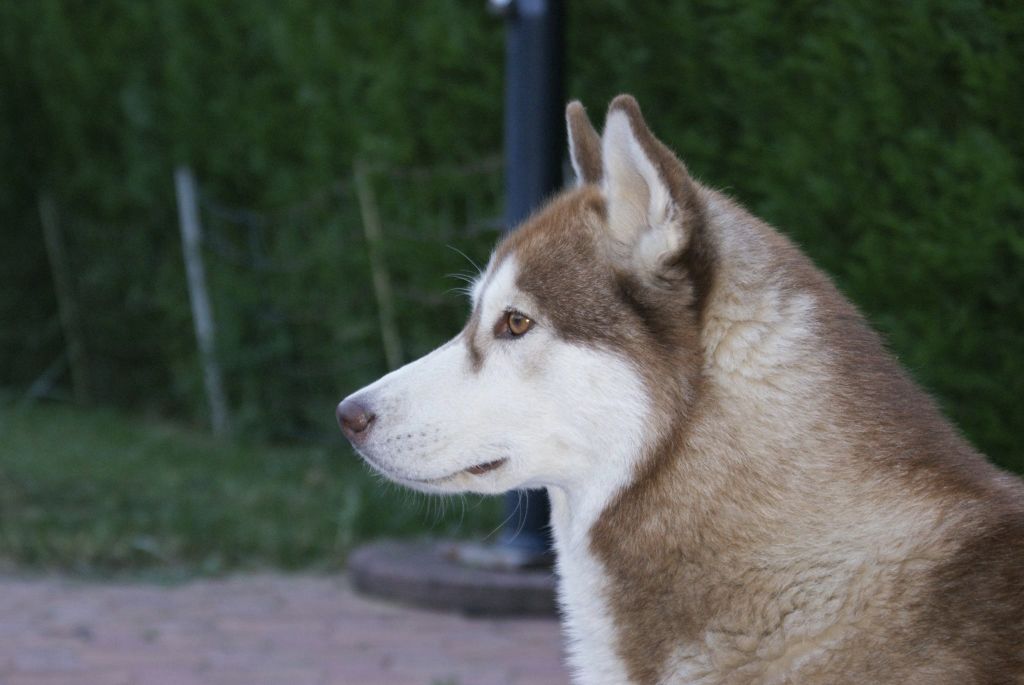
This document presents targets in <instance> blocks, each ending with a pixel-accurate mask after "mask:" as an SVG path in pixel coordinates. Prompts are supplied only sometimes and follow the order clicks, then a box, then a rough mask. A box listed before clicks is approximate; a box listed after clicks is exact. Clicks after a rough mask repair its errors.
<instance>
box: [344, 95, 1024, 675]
mask: <svg viewBox="0 0 1024 685" xmlns="http://www.w3.org/2000/svg"><path fill="white" fill-rule="evenodd" d="M566 118H567V121H568V126H569V141H570V145H569V147H570V154H571V157H572V164H573V168H574V169H575V171H576V175H577V177H578V184H577V186H576V187H575V188H573V189H571V190H568V191H566V192H564V193H562V194H561V195H558V196H557V197H555V198H554V199H552V200H551V201H550V202H549V203H548V204H547V205H546V206H545V207H544V208H542V209H541V210H539V211H538V212H537V213H536V214H535V215H534V216H532V217H531V218H530V219H528V220H527V221H526V222H525V223H524V224H523V225H522V226H520V227H519V228H518V230H516V231H515V232H514V233H512V234H510V235H509V236H508V237H507V238H505V239H504V240H503V241H502V242H501V243H500V244H499V245H498V247H497V249H496V250H495V252H494V254H493V255H492V257H491V260H490V262H489V264H488V266H487V269H486V270H485V272H484V273H483V274H482V275H481V276H480V277H479V279H478V280H477V281H476V283H475V285H474V287H473V288H472V314H471V316H470V317H469V322H468V323H467V324H466V327H465V328H464V329H463V330H462V332H461V333H459V334H458V335H457V336H456V337H455V338H453V339H452V340H451V341H449V342H448V343H447V344H445V345H443V346H441V347H440V348H438V349H437V350H435V351H434V352H432V353H430V354H428V355H427V356H426V357H423V358H422V359H420V360H418V361H415V362H413V363H411V364H409V365H407V366H405V367H403V368H401V369H398V370H397V371H394V372H393V373H390V374H388V375H387V376H385V377H384V378H382V379H380V380H379V381H377V382H376V383H374V384H372V385H370V386H368V387H366V388H364V389H362V390H360V391H358V392H356V393H355V394H353V395H351V396H350V397H348V398H347V399H345V400H344V401H343V402H342V403H341V404H340V405H339V406H338V410H337V414H338V420H339V422H340V424H341V427H342V430H343V432H344V433H345V435H346V436H347V437H348V439H349V440H350V441H351V442H352V444H353V445H354V446H355V448H356V449H357V450H358V452H359V454H360V455H362V457H363V458H364V459H365V460H366V461H367V462H369V463H370V464H371V465H372V466H373V468H375V469H377V470H379V471H380V472H381V473H382V474H384V475H385V476H386V477H388V478H390V479H392V480H394V481H395V482H397V483H401V484H403V485H406V486H409V487H411V488H415V489H417V490H422V491H425V492H437V493H450V492H461V491H473V492H480V493H500V492H505V491H507V490H510V489H515V488H532V487H545V488H547V490H548V493H549V494H550V498H551V509H552V511H551V525H552V529H553V533H554V540H555V548H556V553H557V571H558V576H559V598H560V603H561V606H562V611H563V615H564V623H565V633H566V637H567V641H568V648H567V649H568V657H569V662H570V665H571V667H572V669H573V675H574V678H575V682H577V683H581V684H587V685H596V684H599V683H604V684H609V685H622V684H624V683H636V684H643V685H648V684H654V683H666V684H667V683H701V684H707V685H711V684H717V683H722V684H725V683H763V684H768V683H822V684H829V685H835V684H837V683H893V684H896V683H899V684H907V683H910V684H919V685H936V684H943V683H945V684H950V685H952V684H963V683H974V684H979V685H980V684H984V685H992V684H995V683H1018V684H1020V683H1024V484H1022V482H1021V481H1020V480H1018V479H1017V478H1015V477H1013V476H1011V475H1008V474H1006V473H1004V472H1001V471H1000V470H998V469H997V468H995V467H994V466H992V465H990V464H989V463H988V462H986V461H985V459H984V458H983V457H982V456H981V455H980V454H978V452H976V451H975V450H974V449H973V448H972V447H971V446H970V445H969V444H968V443H967V442H966V441H965V440H964V439H963V438H962V437H961V436H960V434H959V433H958V432H957V430H956V429H955V428H953V427H952V426H951V425H950V424H949V423H948V422H947V421H946V420H945V419H944V418H943V417H942V416H941V414H940V412H939V410H938V409H937V407H936V405H935V403H934V402H933V401H932V399H931V398H930V397H929V396H928V395H927V394H925V393H924V392H923V391H922V390H921V389H920V388H918V387H917V386H916V385H915V384H914V382H913V381H912V380H911V379H910V378H909V377H908V375H907V374H906V372H905V371H904V370H903V369H902V368H901V367H900V365H899V364H898V363H897V361H896V360H895V359H894V358H893V356H892V355H891V354H890V353H889V352H887V351H886V349H885V347H884V345H883V343H882V342H881V340H880V339H879V337H878V336H877V335H876V334H875V333H874V332H873V331H872V330H871V329H870V328H869V327H868V325H867V324H866V323H865V321H864V319H863V317H862V316H861V315H860V314H859V313H858V312H857V310H856V309H855V308H854V306H853V305H851V304H850V303H849V302H848V301H847V300H846V299H845V298H844V297H843V296H842V295H841V294H840V293H839V292H838V291H837V290H836V288H835V286H833V284H832V283H831V282H830V281H829V279H828V278H827V277H826V276H825V275H824V274H823V273H822V272H820V271H819V270H818V269H816V268H815V267H814V266H813V265H812V264H811V262H810V261H809V260H808V259H807V257H805V256H804V255H803V254H802V253H801V252H800V251H799V250H798V249H797V248H796V247H795V246H794V245H793V244H792V243H791V242H790V241H789V240H787V239H786V238H785V237H783V236H782V235H781V234H779V233H778V232H776V231H775V230H774V229H772V228H771V227H770V226H768V225H766V224H765V223H763V222H762V221H760V220H758V219H757V218H755V217H753V216H751V215H750V214H749V213H748V212H747V211H745V210H744V209H743V208H742V207H740V206H739V205H737V204H736V203H735V202H733V201H732V200H730V199H729V198H728V197H726V196H725V195H723V194H722V193H720V192H717V191H715V190H712V189H710V188H707V187H705V186H703V185H701V184H700V183H698V182H697V181H695V180H694V179H693V178H692V177H691V176H690V175H689V173H688V172H687V170H686V167H685V166H684V165H683V164H682V163H681V162H680V161H679V160H678V159H677V158H676V157H675V156H674V155H673V154H672V152H671V151H670V150H669V149H668V148H667V147H665V146H664V145H663V144H662V143H661V142H659V141H658V140H657V139H656V138H655V137H654V135H653V134H652V133H651V131H650V130H649V129H648V127H647V125H646V123H645V122H644V119H643V117H642V116H641V113H640V108H639V106H638V105H637V103H636V101H635V100H634V99H633V98H631V97H629V96H619V97H617V98H616V99H615V100H614V101H612V103H611V106H610V107H609V110H608V114H607V117H606V119H605V127H604V132H603V134H601V135H599V134H598V133H597V132H596V131H595V130H594V128H593V127H592V125H591V124H590V121H589V120H588V119H587V116H586V114H585V113H584V110H583V108H582V106H581V105H580V104H579V103H578V102H573V103H571V104H570V105H569V106H568V109H567V111H566Z"/></svg>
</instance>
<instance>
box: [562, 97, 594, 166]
mask: <svg viewBox="0 0 1024 685" xmlns="http://www.w3.org/2000/svg"><path fill="white" fill-rule="evenodd" d="M565 123H566V126H567V127H568V129H569V159H570V160H572V168H573V171H575V172H576V184H577V185H586V184H588V183H600V182H601V136H599V135H597V131H596V130H594V125H593V124H591V123H590V118H589V117H587V112H586V110H585V109H583V105H582V104H580V101H579V100H573V101H572V102H570V103H569V104H568V106H567V107H566V108H565Z"/></svg>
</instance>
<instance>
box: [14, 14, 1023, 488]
mask: <svg viewBox="0 0 1024 685" xmlns="http://www.w3.org/2000/svg"><path fill="white" fill-rule="evenodd" d="M567 4H568V31H569V33H568V59H567V67H568V73H567V83H568V93H567V97H578V98H581V99H582V100H583V101H584V103H585V104H587V105H589V106H590V109H591V113H592V116H593V117H594V119H595V120H596V121H597V122H600V120H601V119H602V113H603V108H604V106H605V105H606V103H607V102H608V101H609V100H610V99H611V97H613V96H614V95H615V94H617V93H619V92H631V93H633V94H635V95H636V96H637V98H638V99H639V101H640V103H641V104H642V105H643V107H644V109H645V113H646V115H647V117H648V120H649V122H650V123H651V125H652V127H653V128H654V130H655V131H656V133H657V134H658V135H659V136H660V137H661V138H662V139H663V140H665V141H666V142H667V143H668V144H669V145H670V146H671V147H672V148H674V149H675V150H677V151H678V152H679V154H680V156H681V157H682V158H683V159H684V160H685V161H686V162H687V164H688V165H689V167H690V169H691V171H692V172H693V173H694V174H695V175H696V176H698V177H699V178H701V179H702V180H703V181H704V182H706V183H708V184H710V185H713V186H715V187H719V188H723V189H725V190H727V191H728V192H729V193H730V194H732V195H734V196H736V197H737V198H739V199H740V200H741V201H742V202H743V203H745V204H746V205H747V206H748V207H750V208H751V209H752V210H753V211H754V212H755V213H757V214H759V215H760V216H762V217H764V218H765V219H767V220H769V221H770V222H772V223H773V224H775V225H776V226H777V227H779V228H780V229H781V230H783V231H784V232H786V233H788V234H789V235H791V236H792V237H794V238H795V239H796V240H797V241H798V242H799V243H800V244H801V245H802V246H803V247H804V248H805V249H806V250H807V251H808V252H809V253H810V254H811V256H812V257H813V258H814V259H815V260H816V262H817V263H818V264H819V265H820V266H822V267H823V268H824V269H825V270H827V271H828V272H829V273H830V274H832V275H833V277H834V278H835V279H836V280H837V282H838V283H839V285H840V286H841V288H842V289H843V290H844V291H845V292H846V293H847V294H848V295H849V296H850V297H851V298H852V299H853V300H854V301H855V302H856V303H857V304H858V305H859V306H860V307H861V308H862V310H863V311H864V312H865V313H866V314H867V316H868V317H869V319H870V320H871V321H872V322H873V323H874V324H875V325H876V326H877V327H878V328H879V329H880V330H881V331H882V332H883V333H884V335H885V336H886V337H887V339H888V340H889V341H890V343H891V346H892V348H893V349H894V350H895V351H896V352H897V353H898V355H899V356H900V357H901V358H902V360H903V361H904V363H905V364H906V365H907V366H908V367H909V368H910V370H911V371H912V373H913V374H914V375H915V376H916V377H917V378H918V379H919V380H920V381H921V382H922V383H923V384H924V385H925V386H926V387H927V388H929V389H930V390H931V391H932V392H934V393H935V394H936V395H937V396H938V397H939V398H940V400H941V402H942V404H943V405H944V407H945V408H946V410H947V412H948V414H949V415H951V416H952V418H953V419H954V420H955V421H956V422H957V423H958V424H959V425H960V426H961V427H962V429H963V430H964V431H965V432H966V433H967V435H968V436H969V437H970V438H971V439H972V440H973V441H974V442H975V443H976V444H977V445H978V446H979V447H980V448H981V449H982V450H983V451H985V452H986V453H987V454H989V455H990V456H991V457H992V458H993V459H994V460H995V461H997V462H999V463H1001V464H1003V465H1004V466H1008V467H1010V468H1014V469H1016V470H1019V471H1020V470H1024V451H1022V450H1021V449H1020V446H1019V443H1018V441H1017V439H1016V433H1017V430H1018V428H1019V426H1021V425H1024V409H1022V403H1021V401H1020V400H1021V397H1022V396H1024V355H1022V352H1024V88H1022V85H1021V84H1022V83H1024V4H1022V3H1020V2H1012V1H1002V2H1000V1H995V0H993V1H989V2H981V1H980V0H907V1H906V2H898V3H897V2H889V1H887V0H853V1H844V2H839V1H830V0H825V1H818V0H816V1H815V2H806V1H802V0H801V1H796V2H789V3H778V2H775V1H774V0H700V1H696V0H695V1H692V2H670V3H638V2H626V0H588V1H587V2H583V1H578V2H573V1H572V0H570V1H569V2H568V3H567ZM503 46H504V41H503V26H502V23H501V21H499V20H497V19H495V18H493V17H491V16H488V14H487V13H486V12H485V9H484V3H483V0H436V1H434V2H429V3H406V2H398V1H397V0H381V1H379V2H352V1H347V2H346V1H335V2H315V1H314V0H287V1H280V0H278V1H275V2H269V1H262V0H261V1H252V0H224V1H223V2H216V3H210V2H205V1H201V0H151V1H149V2H137V1H136V0H97V1H96V2H89V3H79V2H69V1H62V0H35V1H34V2H9V3H3V4H2V5H0V63H2V65H3V67H2V70H0V92H2V96H0V125H2V127H3V131H4V135H3V136H2V137H0V155H2V159H3V165H2V166H0V222H2V224H0V225H2V227H3V228H2V231H3V233H2V236H3V243H2V248H0V273H2V274H3V281H2V282H3V288H2V289H0V322H2V325H0V387H4V388H6V389H7V390H8V394H9V395H10V396H12V397H15V396H17V395H18V393H20V392H22V391H23V390H24V389H25V388H26V387H28V385H29V384H30V383H31V382H32V381H33V380H34V379H36V378H37V377H38V376H39V375H40V374H41V373H42V372H43V370H45V369H46V368H47V367H48V366H49V365H50V364H51V363H52V362H53V360H54V359H55V358H59V356H60V355H61V354H62V351H63V349H64V346H65V342H64V340H63V338H62V336H61V333H60V329H59V324H58V323H57V322H56V299H55V293H54V287H53V280H52V276H51V274H50V270H49V265H48V262H47V256H46V251H45V249H44V243H43V239H42V234H41V229H40V219H39V210H38V204H37V203H38V197H39V194H40V192H43V191H49V192H52V193H53V196H54V197H55V198H56V201H57V206H58V208H59V215H60V223H61V226H62V230H63V232H64V234H65V238H66V241H67V243H68V253H69V263H70V266H71V271H72V275H73V281H74V286H75V293H76V297H77V298H78V300H79V305H80V307H81V309H82V313H83V317H82V318H83V329H84V340H85V348H86V350H85V351H86V358H87V360H88V367H89V375H90V380H91V382H90V385H91V389H92V396H93V401H94V402H95V403H96V404H97V405H101V406H114V407H122V408H125V409H128V410H130V411H131V412H133V413H134V414H136V415H139V414H142V415H146V416H149V417H163V418H168V417H169V418H172V419H175V420H178V421H182V420H184V421H185V422H192V423H198V424H201V423H202V422H203V421H204V420H205V418H204V417H205V412H206V410H205V404H204V398H203V394H202V382H201V376H200V372H199V364H198V361H197V358H196V352H195V342H194V338H193V334H192V324H191V318H190V313H189V302H188V292H187V289H186V285H185V278H184V269H183V266H182V255H181V248H180V239H179V236H178V229H177V217H176V213H175V197H174V185H173V179H172V174H173V170H174V168H175V166H176V165H179V164H188V165H190V166H191V167H192V168H193V169H194V171H195V174H196V177H197V178H198V179H199V184H200V187H201V192H202V202H203V204H202V207H203V220H204V223H205V225H206V228H207V230H208V232H209V234H210V236H211V240H209V241H208V243H209V244H208V250H207V252H208V259H209V263H208V265H207V268H208V270H209V271H210V281H211V291H212V296H213V300H214V310H215V314H216V316H217V323H218V326H219V330H218V333H219V335H220V337H219V345H220V349H219V354H220V357H221V359H222V361H223V363H224V365H225V373H226V376H227V384H228V394H229V399H230V403H231V409H232V412H233V414H234V417H235V425H236V428H237V430H238V431H239V433H241V434H244V435H245V436H247V437H248V438H251V439H257V440H264V439H294V438H297V437H299V438H302V437H319V436H328V435H329V436H331V438H337V436H336V433H335V431H336V429H335V427H334V425H333V416H332V408H333V405H334V403H335V402H336V401H337V399H338V398H340V397H341V396H342V395H344V394H345V392H346V391H348V390H350V389H352V388H353V387H357V386H358V385H359V384H361V383H362V382H365V381H366V380H368V379H372V378H374V377H376V376H377V375H379V374H380V373H381V372H382V371H383V370H385V361H384V355H383V352H382V351H381V340H380V336H379V332H378V328H377V320H376V308H375V303H374V301H373V298H372V295H371V291H370V288H369V286H368V283H369V266H368V264H367V261H366V256H365V252H366V250H365V247H366V246H365V245H364V244H361V243H360V241H361V240H362V238H361V236H362V226H361V222H360V214H359V207H358V202H357V201H356V199H354V198H353V195H352V187H351V175H352V169H353V166H352V165H353V162H354V161H355V160H364V161H366V162H367V163H368V164H369V165H371V168H372V169H373V170H374V171H373V173H372V174H371V178H372V181H373V184H374V188H375V189H376V194H377V203H378V204H379V209H380V213H381V216H382V223H383V230H384V235H385V239H386V240H387V243H386V257H387V262H388V268H389V270H390V271H391V276H392V279H393V281H394V285H395V289H396V292H397V301H398V313H397V319H398V327H399V331H400V334H401V337H402V343H403V346H404V353H405V356H406V358H411V357H413V356H416V355H418V354H419V353H421V352H423V351H425V350H427V349H429V348H430V347H432V346H433V345H436V344H437V343H439V342H440V341H442V340H443V339H445V338H446V337H448V336H450V335H451V334H453V333H454V332H455V331H456V330H457V329H458V326H459V321H460V318H461V317H462V316H463V314H464V310H465V304H464V301H463V299H462V298H461V296H459V295H458V294H455V293H450V292H449V291H450V290H451V289H452V288H454V287H455V286H457V285H459V283H458V281H457V280H453V279H450V278H445V275H446V274H451V273H457V272H461V271H466V270H467V268H468V269H469V270H470V271H472V268H470V267H469V262H468V261H467V260H466V259H465V258H464V257H463V256H461V255H460V254H458V252H457V251H456V250H454V249H448V246H451V247H452V248H457V249H458V250H460V251H462V252H465V253H466V255H468V256H469V257H470V258H471V259H473V260H476V261H478V262H480V261H482V260H484V259H486V255H487V251H488V246H489V245H490V243H491V242H492V241H493V238H494V236H495V234H496V228H497V224H496V217H499V216H500V215H501V207H500V191H501V180H500V166H496V165H494V164H491V163H489V162H488V160H494V159H495V157H496V156H497V155H500V152H501V140H502V130H501V126H502V111H501V110H502V103H503V85H502V83H503V69H504V64H503V57H504V48H503ZM0 439H2V435H0ZM3 466H4V465H3V463H2V458H0V469H2V468H3ZM0 475H2V474H0ZM2 482H3V481H2V480H0V485H2Z"/></svg>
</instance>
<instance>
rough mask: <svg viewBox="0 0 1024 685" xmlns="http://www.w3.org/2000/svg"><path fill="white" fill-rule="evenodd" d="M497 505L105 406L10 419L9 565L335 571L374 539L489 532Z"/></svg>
mask: <svg viewBox="0 0 1024 685" xmlns="http://www.w3.org/2000/svg"><path fill="white" fill-rule="evenodd" d="M499 522H500V504H499V503H498V502H497V501H495V500H492V499H482V498H478V497H473V496H470V497H467V498H465V499H461V498H456V499H452V500H448V501H446V502H445V501H442V500H440V499H438V498H428V497H427V496H424V495H418V494H415V493H410V492H407V491H405V490H401V489H399V488H397V487H396V486H393V485H390V484H386V483H384V482H382V481H381V480H380V479H379V478H377V477H375V476H373V475H371V474H370V473H369V472H368V470H367V469H366V467H364V466H363V465H362V464H361V463H360V462H359V460H358V459H357V458H356V457H355V456H354V455H353V453H352V451H351V449H350V448H349V447H348V446H347V445H344V444H343V440H342V439H341V438H340V436H339V439H338V444H337V445H336V446H331V447H325V446H300V447H295V446H267V445H258V444H245V443H240V442H227V441H219V440H216V439H214V438H212V437H210V436H208V435H206V434H204V433H201V432H198V431H196V430H191V429H188V428H184V427H181V426H178V425H173V424H168V423H160V422H154V421H144V420H139V419H135V418H129V417H126V416H124V415H123V414H119V413H117V412H114V411H111V410H105V409H89V410H82V409H76V408H71V407H66V406H54V405H38V406H34V407H29V408H23V409H17V410H8V411H5V412H4V414H3V415H0V561H3V562H4V563H5V564H10V565H14V566H16V567H19V568H31V569H59V570H63V571H71V572H76V573H83V574H94V573H98V574H106V573H111V572H133V573H134V572H146V573H152V572H157V573H170V574H179V573H188V574H191V573H197V572H198V573H219V572H223V571H227V570H236V569H250V568H261V567H275V568H282V569H303V568H307V569H308V568H323V569H330V568H337V567H339V566H340V565H341V564H342V563H343V562H344V559H345V556H346V555H347V553H348V552H349V550H350V549H351V548H352V546H353V545H355V544H356V543H358V542H360V541H363V540H366V539H369V538H373V537H377V536H413V535H422V534H429V535H437V536H448V535H460V536H475V535H480V536H482V535H485V534H487V533H489V532H490V531H491V530H493V529H494V528H495V527H496V526H497V525H498V524H499Z"/></svg>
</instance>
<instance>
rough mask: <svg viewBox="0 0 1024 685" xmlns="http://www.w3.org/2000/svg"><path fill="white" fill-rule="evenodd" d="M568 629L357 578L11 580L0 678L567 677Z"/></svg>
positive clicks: (301, 684)
mask: <svg viewBox="0 0 1024 685" xmlns="http://www.w3.org/2000/svg"><path fill="white" fill-rule="evenodd" d="M560 661H561V640H560V637H559V633H558V627H557V624H556V623H555V622H554V621H552V620H547V619H512V620H488V619H469V618H464V617H461V616H457V615H450V614H438V613H432V612H426V611H419V610H413V609H406V608H401V607H397V606H394V605H391V604H387V603H383V602H379V601H374V600H367V599H364V598H362V597H358V596H356V595H354V594H353V593H352V591H351V590H350V589H349V587H348V584H347V582H346V581H345V579H344V578H331V577H324V576H277V575H257V576H242V577H236V578H229V579H225V580H202V581H194V582H190V583H186V584H183V585H177V586H161V585H153V584H114V583H86V582H81V581H71V580H66V579H59V578H56V579H55V578H44V579H31V580H22V579H13V578H0V685H58V684H67V685H72V684H74V685H129V684H130V685H171V684H173V685H191V684H198V683H202V684H211V685H213V684H216V685H261V684H263V683H266V684H271V683H272V684H274V685H278V684H280V685H307V684H308V685H313V684H316V685H333V684H335V683H339V684H352V685H456V684H457V685H512V684H520V683H522V684H524V685H525V684H527V683H528V684H530V685H566V684H567V683H568V677H567V675H566V673H565V670H564V669H563V668H562V666H561V664H560Z"/></svg>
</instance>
